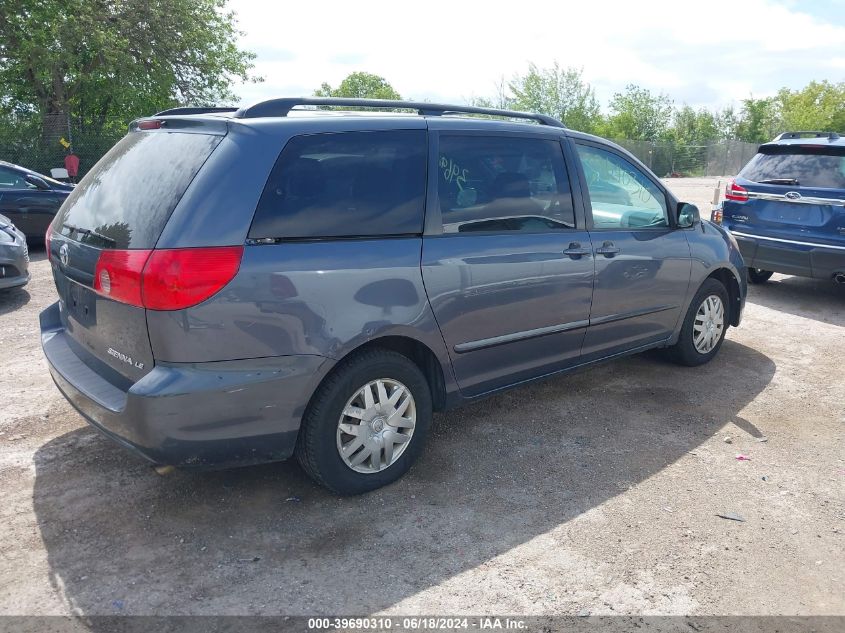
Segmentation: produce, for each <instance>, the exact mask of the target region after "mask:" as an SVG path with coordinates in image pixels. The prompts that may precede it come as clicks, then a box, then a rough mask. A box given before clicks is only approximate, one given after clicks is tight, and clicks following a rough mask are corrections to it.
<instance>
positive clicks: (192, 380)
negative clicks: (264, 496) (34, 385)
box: [41, 304, 334, 468]
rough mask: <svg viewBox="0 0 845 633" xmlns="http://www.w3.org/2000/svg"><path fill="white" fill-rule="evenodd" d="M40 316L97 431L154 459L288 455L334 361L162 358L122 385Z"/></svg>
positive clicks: (78, 404) (234, 461)
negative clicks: (93, 365)
mask: <svg viewBox="0 0 845 633" xmlns="http://www.w3.org/2000/svg"><path fill="white" fill-rule="evenodd" d="M57 311H58V305H57V304H53V305H52V306H51V307H49V308H47V310H45V311H44V312H42V314H41V338H42V345H43V347H44V352H45V356H46V357H47V363H48V366H49V369H50V373H51V374H52V376H53V380H54V382H55V383H56V385H57V387H58V388H59V390H60V391H61V392H62V394H63V395H64V396H65V398H67V400H68V401H69V402H70V403H71V404H72V405H73V407H74V408H75V409H76V410H77V411H79V413H80V414H82V416H83V417H84V418H85V419H86V420H87V421H88V422H89V423H91V424H92V425H93V426H95V427H96V428H97V429H98V430H100V431H101V432H102V433H104V434H105V435H107V436H108V437H110V438H111V439H113V440H115V441H117V442H118V443H120V444H122V445H123V446H126V447H128V448H130V449H132V450H134V451H135V452H137V453H140V454H141V455H142V456H144V457H145V458H146V459H148V460H150V461H152V462H154V463H157V464H169V465H173V466H180V467H190V468H220V467H227V466H241V465H246V464H255V463H262V462H270V461H278V460H283V459H287V458H288V457H290V456H291V455H292V454H293V449H294V446H295V444H296V438H297V435H298V433H299V426H300V420H301V417H302V414H303V412H304V411H305V407H306V405H307V404H308V400H309V398H310V395H311V393H313V391H314V389H315V388H316V387H317V385H318V384H319V381H320V380H321V379H322V377H323V376H325V374H326V372H328V371H329V369H330V368H331V367H332V366H333V365H334V361H333V360H331V359H327V358H324V357H322V356H308V355H299V356H278V357H272V358H257V359H246V360H235V361H220V362H208V363H159V364H157V365H156V366H155V367H154V368H153V369H152V370H151V371H150V372H149V373H148V374H146V375H145V376H144V377H143V378H141V379H140V380H138V381H137V382H135V383H134V384H132V385H131V386H130V387H129V388H128V389H127V390H125V391H124V390H122V389H119V388H118V387H116V386H115V385H113V384H111V383H109V382H108V381H107V380H106V379H105V378H104V377H103V376H101V375H100V374H98V373H97V371H95V369H92V368H91V367H89V366H87V365H85V363H84V362H83V361H82V359H80V358H79V357H78V356H77V355H76V353H75V352H74V348H73V345H70V344H69V342H68V340H67V338H68V334H67V333H66V331H65V330H64V328H62V327H61V325H60V324H58V323H57Z"/></svg>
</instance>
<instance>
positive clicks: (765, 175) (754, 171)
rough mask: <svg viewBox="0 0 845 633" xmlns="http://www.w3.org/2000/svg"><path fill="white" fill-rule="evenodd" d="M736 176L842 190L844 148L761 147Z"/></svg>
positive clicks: (844, 168) (843, 181)
mask: <svg viewBox="0 0 845 633" xmlns="http://www.w3.org/2000/svg"><path fill="white" fill-rule="evenodd" d="M739 175H740V176H741V177H743V178H746V179H747V180H753V181H754V182H763V181H767V180H786V181H787V182H782V183H780V182H776V183H773V184H783V185H787V186H789V185H794V186H800V187H821V188H828V189H845V148H842V147H794V146H793V147H771V148H762V151H761V153H759V154H757V155H756V156H755V157H754V158H752V159H751V162H749V163H748V164H747V165H746V166H745V168H744V169H743V170H742V171H741V172H740V174H739ZM789 181H793V182H789Z"/></svg>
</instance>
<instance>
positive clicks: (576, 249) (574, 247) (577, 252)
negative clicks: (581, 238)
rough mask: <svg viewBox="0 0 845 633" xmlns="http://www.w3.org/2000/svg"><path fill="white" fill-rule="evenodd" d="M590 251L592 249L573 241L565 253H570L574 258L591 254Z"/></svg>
mask: <svg viewBox="0 0 845 633" xmlns="http://www.w3.org/2000/svg"><path fill="white" fill-rule="evenodd" d="M590 252H591V251H590V249H589V248H584V247H583V246H581V243H580V242H572V243H571V244H570V245H569V248H567V249H566V250H565V251H563V254H564V255H569V256H570V257H571V258H572V259H578V258H579V257H581V255H589V254H590Z"/></svg>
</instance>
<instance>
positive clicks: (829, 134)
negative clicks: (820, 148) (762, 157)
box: [775, 130, 839, 141]
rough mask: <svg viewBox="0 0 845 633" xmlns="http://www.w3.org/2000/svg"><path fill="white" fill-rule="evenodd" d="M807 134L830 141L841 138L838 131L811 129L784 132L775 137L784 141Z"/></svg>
mask: <svg viewBox="0 0 845 633" xmlns="http://www.w3.org/2000/svg"><path fill="white" fill-rule="evenodd" d="M805 136H812V137H814V138H826V139H827V140H829V141H835V140H837V139H838V138H839V134H837V133H836V132H815V131H810V130H805V131H799V132H783V133H781V134H778V135H777V136H776V137H775V140H776V141H782V140H784V139H789V138H803V137H805Z"/></svg>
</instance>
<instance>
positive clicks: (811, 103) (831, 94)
mask: <svg viewBox="0 0 845 633" xmlns="http://www.w3.org/2000/svg"><path fill="white" fill-rule="evenodd" d="M775 100H776V103H777V107H778V110H779V115H780V116H779V118H780V124H781V127H782V128H783V130H819V131H823V132H845V82H840V83H838V84H832V83H830V82H827V81H811V82H810V83H809V84H807V86H805V87H804V88H803V89H802V90H794V91H792V90H787V89H786V88H782V89H781V90H780V92H778V95H777V97H776V98H775Z"/></svg>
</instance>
